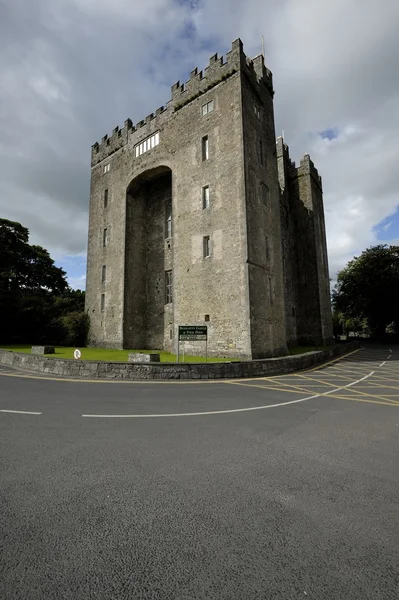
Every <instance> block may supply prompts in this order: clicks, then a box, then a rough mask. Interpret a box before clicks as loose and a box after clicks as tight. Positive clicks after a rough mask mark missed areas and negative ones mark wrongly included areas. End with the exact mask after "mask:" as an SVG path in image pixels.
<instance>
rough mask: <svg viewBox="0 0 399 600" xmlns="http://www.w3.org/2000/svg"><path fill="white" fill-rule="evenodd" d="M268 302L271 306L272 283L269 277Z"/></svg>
mask: <svg viewBox="0 0 399 600" xmlns="http://www.w3.org/2000/svg"><path fill="white" fill-rule="evenodd" d="M269 302H270V304H273V281H272V278H271V277H269Z"/></svg>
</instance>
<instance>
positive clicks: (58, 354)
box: [0, 344, 332, 363]
mask: <svg viewBox="0 0 399 600" xmlns="http://www.w3.org/2000/svg"><path fill="white" fill-rule="evenodd" d="M331 347H332V346H318V347H316V346H298V347H297V348H291V349H290V351H289V353H290V354H304V353H305V352H313V351H314V350H327V349H328V348H331ZM0 348H1V349H2V350H12V351H14V352H23V353H25V354H30V353H31V346H30V345H27V344H14V345H9V346H0ZM74 350H75V348H68V347H65V346H56V347H55V354H46V355H45V356H46V357H48V358H65V359H70V360H74V358H73V352H74ZM80 351H81V353H82V357H81V360H95V361H105V362H127V359H128V354H129V353H131V352H146V353H148V352H159V354H160V355H161V362H176V354H171V353H170V352H164V351H163V350H160V351H158V350H109V349H106V348H80ZM238 360H240V359H238V358H231V359H230V358H214V357H208V362H232V361H234V362H235V361H238ZM180 362H187V363H188V362H192V363H195V362H205V356H190V355H185V356H184V361H183V356H180Z"/></svg>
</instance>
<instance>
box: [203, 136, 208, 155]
mask: <svg viewBox="0 0 399 600" xmlns="http://www.w3.org/2000/svg"><path fill="white" fill-rule="evenodd" d="M208 158H209V141H208V136H207V135H205V136H204V137H203V138H202V160H208Z"/></svg>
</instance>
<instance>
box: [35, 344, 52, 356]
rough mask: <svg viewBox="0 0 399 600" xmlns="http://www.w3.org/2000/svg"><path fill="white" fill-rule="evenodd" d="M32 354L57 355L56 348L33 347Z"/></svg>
mask: <svg viewBox="0 0 399 600" xmlns="http://www.w3.org/2000/svg"><path fill="white" fill-rule="evenodd" d="M31 352H32V354H39V355H43V354H55V348H54V346H32V350H31Z"/></svg>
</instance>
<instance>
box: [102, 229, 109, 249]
mask: <svg viewBox="0 0 399 600" xmlns="http://www.w3.org/2000/svg"><path fill="white" fill-rule="evenodd" d="M107 245H108V229H107V228H105V229H104V231H103V246H104V247H105V246H107Z"/></svg>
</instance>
